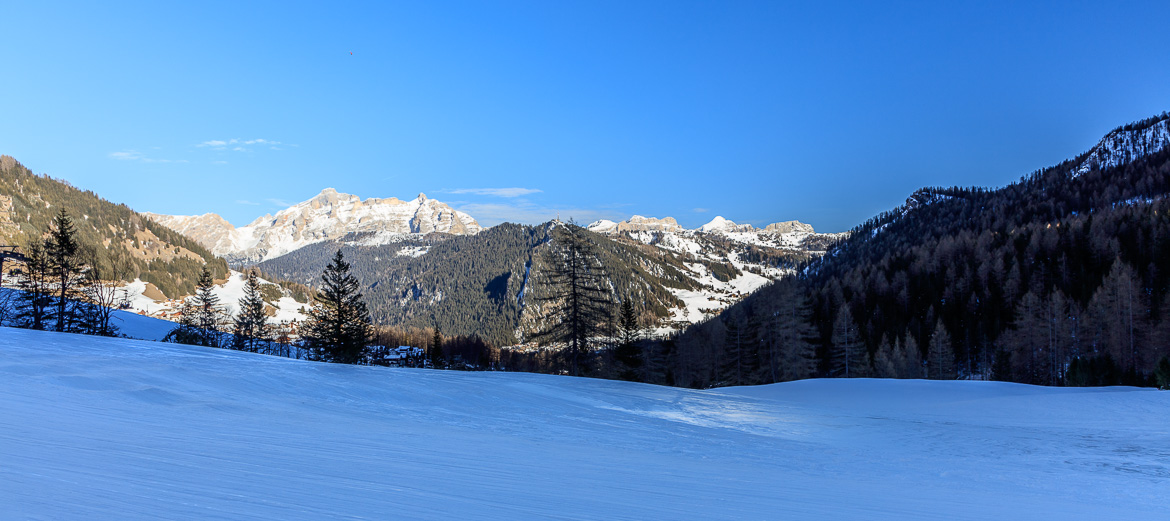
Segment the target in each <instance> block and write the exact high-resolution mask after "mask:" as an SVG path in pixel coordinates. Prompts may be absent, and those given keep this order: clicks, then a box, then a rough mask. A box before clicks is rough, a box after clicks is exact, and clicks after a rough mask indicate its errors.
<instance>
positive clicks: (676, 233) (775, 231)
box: [587, 215, 847, 252]
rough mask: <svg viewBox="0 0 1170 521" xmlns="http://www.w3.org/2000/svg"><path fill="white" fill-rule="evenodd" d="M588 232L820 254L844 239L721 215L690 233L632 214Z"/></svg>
mask: <svg viewBox="0 0 1170 521" xmlns="http://www.w3.org/2000/svg"><path fill="white" fill-rule="evenodd" d="M587 228H588V229H589V231H592V232H595V233H600V234H603V235H609V236H616V235H624V236H627V237H629V238H632V239H634V240H638V241H640V242H643V243H646V244H651V245H663V244H666V245H669V244H672V243H677V242H678V238H679V237H690V238H694V237H697V236H700V235H708V236H712V237H721V238H725V239H730V240H732V241H735V242H739V243H744V244H752V245H756V246H763V247H768V248H775V249H779V250H791V251H801V252H819V251H824V250H825V248H826V245H827V244H831V243H832V242H835V241H836V240H839V239H841V238H843V237H845V236H846V235H847V234H845V233H817V232H816V231H815V230H814V229H813V227H812V225H810V224H805V223H802V222H800V221H783V222H777V223H772V224H769V225H767V226H765V227H764V228H756V227H754V226H752V225H750V224H737V223H735V222H734V221H731V220H728V219H726V218H724V217H723V216H721V215H720V216H716V217H715V218H714V219H711V221H710V222H708V223H707V224H704V225H702V226H700V227H698V228H695V229H693V230H688V229H686V228H683V227H682V226H680V225H679V224H678V221H676V220H675V219H674V218H673V217H664V218H661V219H658V218H654V217H644V216H641V215H635V216H632V217H630V218H629V219H627V220H625V221H621V222H614V221H609V220H600V221H594V222H593V223H591V224H589V226H588V227H587Z"/></svg>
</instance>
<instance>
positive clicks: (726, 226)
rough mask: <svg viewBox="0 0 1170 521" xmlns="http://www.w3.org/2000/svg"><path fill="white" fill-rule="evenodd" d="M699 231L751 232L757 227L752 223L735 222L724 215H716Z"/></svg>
mask: <svg viewBox="0 0 1170 521" xmlns="http://www.w3.org/2000/svg"><path fill="white" fill-rule="evenodd" d="M697 231H700V232H707V233H719V232H723V233H750V232H754V231H755V228H754V227H753V226H752V225H750V224H735V223H734V222H732V221H729V220H727V219H724V218H723V216H722V215H717V216H715V218H714V219H711V222H709V223H707V224H704V225H702V226H700V227H699V229H698V230H697Z"/></svg>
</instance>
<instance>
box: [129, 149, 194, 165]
mask: <svg viewBox="0 0 1170 521" xmlns="http://www.w3.org/2000/svg"><path fill="white" fill-rule="evenodd" d="M109 158H110V159H115V160H118V161H135V162H138V163H186V162H188V161H187V160H186V159H159V158H155V157H147V156H145V155H143V154H142V153H141V152H139V151H137V150H123V151H121V152H110V153H109Z"/></svg>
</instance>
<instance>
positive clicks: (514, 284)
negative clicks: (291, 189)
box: [258, 223, 697, 345]
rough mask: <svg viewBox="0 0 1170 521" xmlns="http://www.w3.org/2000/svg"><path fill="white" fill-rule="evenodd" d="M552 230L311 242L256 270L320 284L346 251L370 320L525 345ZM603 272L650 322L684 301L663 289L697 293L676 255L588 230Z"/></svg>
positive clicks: (508, 228) (512, 228)
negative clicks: (324, 273) (370, 243)
mask: <svg viewBox="0 0 1170 521" xmlns="http://www.w3.org/2000/svg"><path fill="white" fill-rule="evenodd" d="M551 226H553V225H552V224H544V225H540V226H522V225H517V224H511V223H505V224H501V225H499V226H495V227H492V228H490V229H488V230H485V231H483V232H480V233H479V234H477V235H474V236H449V235H442V234H431V235H428V236H426V237H422V238H418V239H414V240H410V241H404V242H399V243H394V244H386V245H378V246H363V245H361V237H360V236H353V237H349V238H348V239H347V240H346V241H343V242H342V243H340V244H338V243H331V242H330V243H319V244H313V245H310V246H307V247H304V248H301V249H300V250H297V251H295V252H292V253H290V254H288V255H285V256H282V257H278V258H276V259H272V260H269V261H265V262H263V263H261V264H259V265H258V266H259V268H260V269H261V270H262V271H264V272H265V273H267V274H271V275H273V276H275V277H278V278H282V279H287V280H292V281H296V282H302V283H307V284H316V283H317V282H318V280H317V278H318V277H319V276H320V274H321V270H322V268H323V267H324V265H325V264H326V263H327V262H328V259H329V258H330V257H331V256H332V255H333V254H334V253H335V252H336V251H337V249H338V248H340V249H341V250H342V253H343V254H344V255H345V258H346V259H347V260H348V261H349V262H350V263H351V264H352V268H351V269H352V272H353V273H354V274H355V275H356V276H357V277H358V279H359V280H361V281H362V283H363V285H364V286H365V288H364V289H363V292H364V293H365V298H366V302H367V303H368V304H369V306H370V311H371V316H372V318H373V320H374V322H375V323H378V324H384V325H393V326H415V327H429V326H434V325H438V326H439V327H440V328H441V329H442V331H443V332H444V333H446V334H452V335H479V336H480V337H482V338H484V339H485V340H488V341H490V342H492V343H495V344H496V345H507V344H511V343H515V342H517V341H522V340H524V338H525V335H526V334H527V333H528V332H530V331H531V330H532V329H533V328H535V327H538V326H539V324H538V322H539V320H541V318H542V317H541V313H540V310H539V306H537V305H534V304H533V301H532V299H531V297H534V296H538V295H539V294H540V292H541V291H543V289H542V288H541V284H540V279H541V277H542V275H541V274H542V271H543V269H544V266H543V265H542V261H541V258H540V254H539V252H540V250H541V247H542V245H544V244H545V243H546V242H547V241H548V240H550V235H551V234H550V231H549V230H550V227H551ZM584 233H585V234H587V236H588V237H590V238H591V239H590V240H591V241H592V242H593V243H594V244H595V245H596V246H597V251H598V253H599V255H600V256H601V258H602V262H603V263H604V265H605V266H606V268H607V270H608V273H609V280H610V284H611V289H612V291H613V294H614V302H615V309H614V311H615V313H616V311H617V310H616V305H617V303H618V302H620V300H621V299H624V298H631V297H632V299H633V301H634V302H636V303H638V310H639V312H640V313H641V314H643V315H645V316H647V318H648V320H650V319H652V318H654V317H664V316H666V314H667V308H670V307H675V306H678V305H680V304H681V303H680V302H679V301H678V299H677V298H676V297H674V296H673V295H672V294H671V293H670V291H669V290H668V289H667V288H681V289H695V288H696V287H697V284H696V283H695V282H694V281H693V279H691V278H690V277H688V276H686V275H685V274H683V273H682V271H681V270H682V269H683V268H682V264H681V261H679V260H678V259H677V258H676V257H675V256H674V255H673V254H671V253H669V252H665V251H663V250H660V249H658V248H654V247H650V246H645V245H636V244H624V243H618V242H614V241H611V240H609V239H607V238H605V237H602V236H600V235H597V234H594V233H592V232H584Z"/></svg>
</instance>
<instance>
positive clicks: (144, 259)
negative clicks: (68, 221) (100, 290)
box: [0, 156, 228, 298]
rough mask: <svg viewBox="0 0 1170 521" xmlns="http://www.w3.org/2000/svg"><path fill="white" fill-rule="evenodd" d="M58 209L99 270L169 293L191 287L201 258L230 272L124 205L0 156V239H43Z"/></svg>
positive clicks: (24, 242)
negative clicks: (148, 284)
mask: <svg viewBox="0 0 1170 521" xmlns="http://www.w3.org/2000/svg"><path fill="white" fill-rule="evenodd" d="M61 208H65V210H66V212H67V213H68V214H69V216H70V217H71V218H72V219H73V221H74V223H75V225H76V227H77V240H78V242H79V243H80V244H81V246H82V248H83V250H84V251H85V253H84V254H85V255H87V256H92V260H93V262H95V263H96V264H97V265H98V266H99V267H100V268H101V272H102V273H109V274H111V275H112V276H114V277H116V278H119V279H122V280H133V279H135V278H136V277H137V278H141V279H142V280H144V281H147V282H152V283H154V285H155V286H157V287H158V288H159V289H160V290H161V291H162V292H163V293H165V294H166V296H168V297H172V298H173V297H177V296H181V295H186V294H190V293H191V292H192V291H193V290H194V287H195V281H196V280H197V279H198V277H199V272H200V269H201V268H202V267H203V265H204V264H205V263H207V264H208V266H209V267H210V269H211V271H212V273H213V275H214V276H215V277H216V278H222V277H223V276H224V275H226V274H227V272H228V267H227V263H225V262H224V261H223V260H222V259H219V258H217V257H215V256H214V255H212V254H211V253H210V252H208V251H207V249H205V248H204V247H202V246H200V245H199V244H197V243H196V242H195V241H193V240H191V239H188V238H186V237H184V236H182V235H180V234H178V233H176V232H174V231H173V230H171V229H169V228H167V227H165V226H162V225H160V224H157V223H155V222H153V221H150V220H149V219H147V218H145V217H143V216H142V215H140V214H138V213H137V212H135V211H134V210H131V209H130V208H129V207H127V206H126V205H123V204H114V203H111V202H109V201H107V200H105V199H102V198H101V197H98V196H97V194H94V193H93V192H91V191H88V190H85V191H83V190H78V189H77V188H74V187H73V186H72V185H70V184H69V183H66V182H64V181H60V180H56V179H53V178H51V177H49V176H45V175H40V176H39V175H35V174H33V173H32V172H31V171H30V170H29V169H27V168H25V167H24V165H21V164H20V163H19V162H17V161H16V160H15V159H14V158H12V157H10V156H0V243H2V244H8V245H16V246H21V247H22V248H27V246H28V245H29V244H30V243H31V242H33V241H39V240H41V238H42V236H43V235H44V234H45V233H46V232H48V230H49V229H50V226H49V224H50V222H51V221H52V219H53V216H54V215H56V213H57V212H58V211H59V210H60V209H61ZM87 262H88V260H87Z"/></svg>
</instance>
